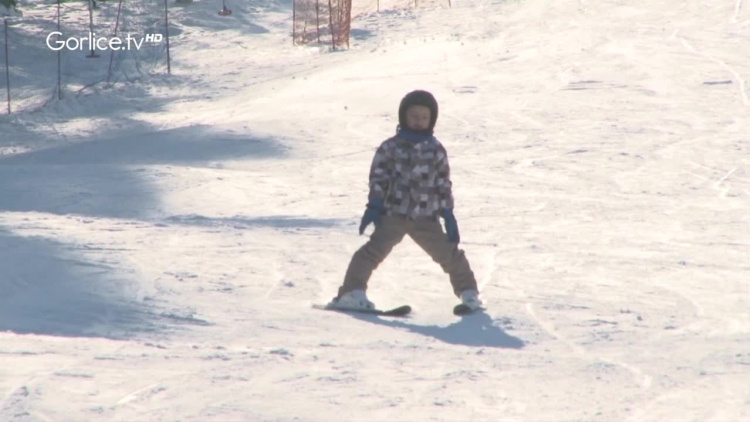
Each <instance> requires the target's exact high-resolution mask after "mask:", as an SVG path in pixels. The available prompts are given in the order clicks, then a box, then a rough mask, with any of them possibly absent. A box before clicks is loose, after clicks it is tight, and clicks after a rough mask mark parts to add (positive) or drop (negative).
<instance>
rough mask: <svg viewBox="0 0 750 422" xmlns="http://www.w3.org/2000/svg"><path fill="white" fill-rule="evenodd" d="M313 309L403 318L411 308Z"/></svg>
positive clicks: (315, 306) (320, 306)
mask: <svg viewBox="0 0 750 422" xmlns="http://www.w3.org/2000/svg"><path fill="white" fill-rule="evenodd" d="M313 308H315V309H320V310H323V311H337V312H343V313H356V314H368V315H377V316H386V317H405V316H407V315H409V313H410V312H411V306H409V305H402V306H397V307H395V308H392V309H340V308H332V307H329V306H328V305H313Z"/></svg>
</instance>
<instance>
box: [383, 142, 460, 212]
mask: <svg viewBox="0 0 750 422" xmlns="http://www.w3.org/2000/svg"><path fill="white" fill-rule="evenodd" d="M451 185H452V184H451V179H450V167H449V166H448V153H447V152H446V150H445V147H443V145H442V144H441V143H440V142H439V141H438V140H437V139H435V138H434V137H431V138H429V139H427V140H423V141H420V142H413V141H409V140H406V139H403V138H401V137H399V136H398V135H396V136H394V137H392V138H390V139H388V140H386V141H385V142H383V143H382V144H381V145H380V147H379V148H378V149H377V151H376V152H375V158H374V159H373V160H372V166H371V167H370V195H369V198H370V199H373V198H377V199H381V200H382V201H383V203H384V204H385V208H386V213H387V214H388V215H402V216H405V217H408V218H411V219H418V218H437V216H438V215H439V213H440V210H441V209H443V208H453V193H452V191H451Z"/></svg>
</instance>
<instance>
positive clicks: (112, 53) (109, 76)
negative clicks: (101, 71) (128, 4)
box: [107, 0, 122, 83]
mask: <svg viewBox="0 0 750 422" xmlns="http://www.w3.org/2000/svg"><path fill="white" fill-rule="evenodd" d="M121 10H122V0H120V1H119V2H118V3H117V19H116V20H115V33H114V35H112V38H114V37H116V36H117V29H118V28H119V27H120V11H121ZM114 58H115V50H112V49H110V50H109V70H108V71H107V83H109V81H110V79H112V61H113V60H114Z"/></svg>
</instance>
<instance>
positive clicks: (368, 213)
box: [359, 198, 385, 234]
mask: <svg viewBox="0 0 750 422" xmlns="http://www.w3.org/2000/svg"><path fill="white" fill-rule="evenodd" d="M384 211H385V207H384V206H383V200H382V199H378V198H373V199H370V202H369V203H368V204H367V209H366V210H365V214H364V215H363V216H362V223H360V225H359V234H362V233H364V232H365V228H366V227H367V226H368V225H369V224H370V223H374V224H375V227H378V226H379V225H380V216H381V215H383V212H384Z"/></svg>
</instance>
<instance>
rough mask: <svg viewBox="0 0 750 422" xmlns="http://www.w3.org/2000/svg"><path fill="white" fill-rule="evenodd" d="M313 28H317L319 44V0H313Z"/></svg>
mask: <svg viewBox="0 0 750 422" xmlns="http://www.w3.org/2000/svg"><path fill="white" fill-rule="evenodd" d="M315 29H317V30H318V44H320V0H315Z"/></svg>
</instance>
